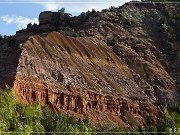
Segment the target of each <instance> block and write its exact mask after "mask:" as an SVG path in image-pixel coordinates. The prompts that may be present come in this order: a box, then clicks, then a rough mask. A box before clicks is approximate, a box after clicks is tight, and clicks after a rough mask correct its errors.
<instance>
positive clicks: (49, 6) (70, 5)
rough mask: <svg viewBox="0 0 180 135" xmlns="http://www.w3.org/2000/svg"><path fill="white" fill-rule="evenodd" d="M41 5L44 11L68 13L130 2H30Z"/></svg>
mask: <svg viewBox="0 0 180 135" xmlns="http://www.w3.org/2000/svg"><path fill="white" fill-rule="evenodd" d="M29 1H31V2H34V3H37V4H40V5H42V6H43V7H44V10H50V11H57V10H58V9H61V8H62V7H64V8H65V9H66V10H67V11H68V12H78V13H80V12H86V11H88V10H91V9H96V10H97V11H100V10H102V9H105V8H109V7H110V6H116V7H118V6H121V5H123V4H124V3H126V2H129V1H130V0H69V1H68V0H46V1H44V2H43V1H42V0H29Z"/></svg>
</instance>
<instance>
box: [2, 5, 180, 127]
mask: <svg viewBox="0 0 180 135" xmlns="http://www.w3.org/2000/svg"><path fill="white" fill-rule="evenodd" d="M159 6H162V5H156V4H137V3H133V4H132V3H129V4H126V5H124V6H123V7H121V8H117V9H116V8H112V9H110V10H108V11H102V12H99V13H97V12H95V13H90V14H88V15H86V16H85V17H84V19H82V15H81V16H78V17H74V18H75V20H74V22H73V23H74V24H76V23H78V24H79V26H76V27H74V28H72V29H66V28H64V29H65V31H66V32H69V31H71V32H75V33H81V32H82V31H83V32H84V36H83V37H72V36H65V35H66V34H65V32H64V33H63V34H64V35H62V34H61V33H62V32H60V33H59V32H47V33H44V34H38V35H37V34H36V33H37V31H39V32H40V33H41V32H42V31H43V26H42V24H41V25H40V26H37V28H36V30H35V31H34V29H35V28H34V27H32V29H31V28H29V29H28V30H26V31H22V32H18V33H17V34H16V35H15V36H14V38H15V39H16V40H17V41H16V45H14V46H9V45H7V43H9V42H6V43H4V44H3V45H0V55H1V56H2V57H0V85H1V86H2V85H4V84H9V85H12V86H13V91H14V94H15V95H16V97H17V99H18V100H19V101H20V102H23V103H29V104H31V103H33V102H39V103H41V104H42V105H43V104H48V105H49V106H50V107H51V108H52V109H54V110H56V111H64V112H66V113H71V114H75V115H78V116H80V117H81V116H89V117H90V118H91V119H92V121H93V122H94V123H101V122H109V121H111V122H112V121H113V122H116V123H120V124H122V125H124V126H127V127H130V126H133V127H134V126H139V125H143V124H144V118H145V117H146V116H148V115H150V116H151V117H152V122H153V123H156V122H157V121H158V117H159V115H160V113H161V109H160V106H161V105H163V104H166V103H167V104H169V105H170V106H173V105H174V104H175V103H178V102H179V91H178V90H179V87H178V85H179V76H178V74H179V68H177V66H176V64H177V63H178V62H179V59H175V58H177V57H176V55H175V58H174V55H172V53H170V52H175V53H177V54H178V53H179V51H178V50H179V49H178V46H179V41H178V37H177V38H176V39H175V40H173V42H174V43H176V44H174V45H175V47H176V51H174V50H173V51H172V50H170V51H169V50H167V49H163V45H165V44H164V42H162V41H163V40H161V39H160V37H163V36H166V33H165V34H161V33H162V32H163V30H162V29H161V28H159V25H161V23H160V22H161V19H162V17H164V15H163V14H164V12H165V11H166V10H165V9H164V10H160V9H161V8H160V7H159ZM176 6H178V5H171V6H170V7H171V8H173V9H174V10H175V11H174V10H173V12H175V13H176ZM165 7H166V6H165ZM166 8H167V7H166ZM171 8H168V9H171ZM72 20H73V18H71V21H72ZM80 20H81V21H80ZM82 20H83V21H82ZM177 20H178V19H176V20H175V22H176V23H177V22H178V21H177ZM78 21H80V22H78ZM62 24H63V26H64V25H67V24H66V23H63V22H62ZM50 25H52V24H50ZM71 25H72V23H71ZM163 25H167V27H170V26H171V25H170V22H168V21H167V22H166V23H165V24H164V23H163ZM175 26H176V25H175ZM53 27H55V26H53ZM60 27H61V26H57V27H55V29H58V30H59V28H60ZM172 29H173V28H172ZM30 31H31V33H30ZM176 32H177V31H176ZM176 32H175V33H176ZM24 33H26V34H27V35H29V36H26V37H24V38H23V37H22V35H24ZM173 33H174V31H173ZM177 35H178V34H177ZM27 37H29V38H27ZM167 39H168V42H169V41H171V39H169V38H167ZM22 41H23V43H22V44H20V42H22ZM13 44H15V43H13ZM171 49H172V48H171ZM172 56H173V57H172ZM174 59H175V60H174ZM172 69H174V70H172Z"/></svg>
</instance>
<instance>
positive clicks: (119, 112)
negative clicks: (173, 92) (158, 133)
mask: <svg viewBox="0 0 180 135" xmlns="http://www.w3.org/2000/svg"><path fill="white" fill-rule="evenodd" d="M14 93H15V95H16V97H18V100H19V101H20V102H22V103H28V104H32V103H34V102H38V103H40V104H42V105H45V104H47V105H49V106H50V107H51V108H52V109H53V110H55V111H63V110H64V111H69V112H74V113H77V114H80V115H87V116H88V115H90V114H91V113H92V112H94V111H97V112H99V113H104V114H106V115H107V116H108V114H110V115H114V116H118V117H116V121H115V122H117V121H122V120H121V119H123V118H125V119H127V120H125V123H126V122H127V123H126V124H130V126H132V125H131V124H132V123H133V121H129V122H128V118H126V117H125V114H124V113H128V115H129V116H128V117H130V116H131V117H133V119H134V121H136V122H135V125H133V126H140V125H141V126H143V124H144V118H145V117H146V116H151V117H152V118H153V119H152V121H153V122H154V123H157V121H158V116H159V115H160V114H161V109H160V108H159V107H158V106H155V105H153V104H151V103H147V102H142V101H140V100H130V99H127V98H125V97H112V96H109V95H101V94H98V93H95V92H92V91H87V90H81V89H76V88H73V87H70V86H63V85H58V84H57V85H55V84H49V83H46V82H40V81H38V80H37V79H36V78H31V77H25V76H19V75H18V76H16V81H15V83H14ZM89 117H91V116H89ZM118 118H119V119H118ZM123 120H124V119H123ZM126 126H127V125H126Z"/></svg>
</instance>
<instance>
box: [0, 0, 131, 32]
mask: <svg viewBox="0 0 180 135" xmlns="http://www.w3.org/2000/svg"><path fill="white" fill-rule="evenodd" d="M128 1H130V0H0V34H1V35H13V34H15V32H16V31H17V30H19V29H22V28H26V25H27V24H28V23H30V22H31V23H38V15H39V13H40V12H42V11H58V9H61V8H62V7H64V8H65V9H66V12H68V13H71V14H73V15H79V14H80V13H81V12H86V11H87V10H91V9H92V8H93V9H96V10H102V9H104V8H108V7H110V6H116V7H118V6H121V5H122V4H124V3H125V2H128Z"/></svg>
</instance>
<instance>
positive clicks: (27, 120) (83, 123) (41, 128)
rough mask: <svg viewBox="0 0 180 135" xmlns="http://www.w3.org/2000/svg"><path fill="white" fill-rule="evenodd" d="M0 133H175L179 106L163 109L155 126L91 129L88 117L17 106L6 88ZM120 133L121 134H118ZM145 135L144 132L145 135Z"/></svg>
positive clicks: (0, 93)
mask: <svg viewBox="0 0 180 135" xmlns="http://www.w3.org/2000/svg"><path fill="white" fill-rule="evenodd" d="M0 109H1V111H0V134H6V133H7V132H8V133H9V132H11V133H13V132H18V134H25V133H26V134H32V133H36V134H45V133H50V132H51V133H52V132H61V133H62V132H66V134H72V133H73V134H82V132H83V134H86V135H90V134H98V135H100V134H103V135H104V134H109V132H123V134H137V135H140V134H142V133H143V132H151V133H150V134H154V135H155V134H158V133H157V132H170V131H171V132H172V133H175V132H178V130H179V127H180V106H179V105H177V107H176V108H175V109H174V111H173V112H171V113H169V112H168V111H167V108H166V107H165V108H164V112H163V115H162V119H161V120H160V123H159V124H158V125H157V126H156V127H155V126H153V125H151V122H150V121H149V123H148V121H147V126H146V127H145V128H139V129H133V130H131V131H132V132H131V133H129V131H128V130H126V129H124V128H122V127H121V126H118V125H101V126H99V127H96V128H95V127H94V126H93V125H92V124H91V122H90V120H89V119H88V118H86V119H80V118H77V117H75V116H72V115H65V114H63V113H57V112H54V111H52V110H51V109H50V108H49V107H47V106H44V107H41V106H40V105H38V104H34V105H24V104H20V103H17V102H16V100H15V97H14V96H13V94H12V90H11V89H10V88H9V87H7V88H6V89H0ZM149 120H150V119H149ZM152 132H154V133H152ZM121 134H122V133H121ZM146 134H147V133H146Z"/></svg>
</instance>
